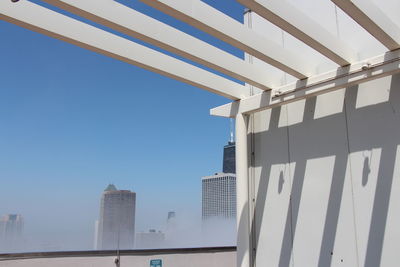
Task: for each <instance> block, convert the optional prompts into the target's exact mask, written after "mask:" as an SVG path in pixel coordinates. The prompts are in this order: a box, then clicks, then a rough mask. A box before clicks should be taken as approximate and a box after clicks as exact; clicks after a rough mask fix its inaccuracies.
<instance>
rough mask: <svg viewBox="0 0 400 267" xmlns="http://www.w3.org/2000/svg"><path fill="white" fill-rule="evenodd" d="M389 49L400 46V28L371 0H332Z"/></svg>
mask: <svg viewBox="0 0 400 267" xmlns="http://www.w3.org/2000/svg"><path fill="white" fill-rule="evenodd" d="M331 1H332V2H333V3H335V4H336V5H337V6H338V7H340V8H341V9H342V10H343V11H344V12H345V13H347V15H349V16H350V17H351V18H353V19H354V20H355V21H356V22H357V23H358V24H360V25H361V27H363V28H364V29H365V30H367V31H368V32H369V33H370V34H371V35H372V36H374V37H375V38H376V39H377V40H378V41H379V42H381V43H382V44H383V45H384V46H386V47H387V48H388V49H389V50H395V49H399V48H400V28H399V27H398V26H397V25H396V24H395V23H394V22H393V21H392V20H391V19H390V18H389V17H387V16H386V14H385V13H383V12H382V10H381V9H380V8H379V7H378V6H376V5H375V4H374V3H372V2H371V1H369V0H331Z"/></svg>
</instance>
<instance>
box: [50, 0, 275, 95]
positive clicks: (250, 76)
mask: <svg viewBox="0 0 400 267" xmlns="http://www.w3.org/2000/svg"><path fill="white" fill-rule="evenodd" d="M44 2H47V3H49V4H52V5H55V6H57V7H59V8H62V9H64V10H67V11H68V12H71V13H74V14H76V15H79V16H82V17H85V18H87V19H89V20H92V21H94V22H96V23H99V24H102V25H104V26H107V27H109V28H112V29H114V30H116V31H119V32H121V33H124V34H127V35H130V36H132V37H135V38H138V39H140V40H143V41H145V42H147V43H150V44H152V45H155V46H158V47H160V48H162V49H165V50H167V51H169V52H172V53H175V54H177V55H180V56H182V57H186V58H188V59H190V60H192V61H194V62H197V63H200V64H202V65H204V66H206V67H209V68H213V69H215V70H217V71H220V72H222V73H224V74H226V75H229V76H231V77H234V78H236V79H238V80H241V81H244V82H247V83H249V84H251V85H254V86H256V87H258V88H260V89H263V90H269V89H270V88H271V87H272V86H273V85H272V84H271V83H270V80H271V79H269V75H268V72H267V71H266V70H263V69H260V68H257V67H256V66H254V65H252V64H250V63H248V62H246V61H244V60H242V59H240V58H238V57H236V56H233V55H231V54H229V53H227V52H225V51H223V50H221V49H219V48H216V47H214V46H212V45H210V44H208V43H206V42H204V41H201V40H199V39H197V38H195V37H193V36H191V35H189V34H186V33H184V32H182V31H179V30H177V29H175V28H173V27H171V26H169V25H167V24H164V23H162V22H160V21H158V20H156V19H153V18H151V17H149V16H146V15H144V14H142V13H140V12H138V11H136V10H134V9H131V8H129V7H127V6H124V5H122V4H120V3H118V2H116V1H112V0H85V1H82V0H44Z"/></svg>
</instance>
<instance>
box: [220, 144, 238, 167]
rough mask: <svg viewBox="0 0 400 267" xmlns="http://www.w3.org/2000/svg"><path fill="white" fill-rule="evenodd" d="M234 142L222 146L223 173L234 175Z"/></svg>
mask: <svg viewBox="0 0 400 267" xmlns="http://www.w3.org/2000/svg"><path fill="white" fill-rule="evenodd" d="M235 148H236V145H235V142H233V141H232V140H231V141H229V142H228V144H227V145H225V146H224V159H223V163H222V172H223V173H236V162H235V160H236V157H235Z"/></svg>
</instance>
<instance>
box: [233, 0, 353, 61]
mask: <svg viewBox="0 0 400 267" xmlns="http://www.w3.org/2000/svg"><path fill="white" fill-rule="evenodd" d="M237 1H238V2H239V3H241V4H243V5H245V6H247V7H248V8H250V9H251V10H252V11H254V12H256V13H257V14H259V15H260V16H262V17H263V18H265V19H266V20H268V21H270V22H271V23H273V24H275V25H276V26H278V27H279V28H281V29H283V30H284V31H286V32H288V33H289V34H291V35H293V36H294V37H296V38H297V39H299V40H300V41H302V42H303V43H305V44H306V45H308V46H310V47H312V48H314V49H315V50H316V51H318V52H319V53H321V54H322V55H324V56H326V57H327V58H329V59H331V60H332V61H333V62H335V63H337V64H339V65H340V66H346V65H349V64H350V63H352V62H354V61H356V59H357V56H356V53H355V52H354V51H353V50H352V49H351V48H350V47H348V46H347V45H346V44H345V43H343V42H342V41H340V40H339V39H338V38H336V37H335V36H333V35H332V34H330V33H329V32H328V31H327V30H325V29H324V28H323V27H322V26H320V25H319V23H318V22H315V21H313V20H312V19H311V18H310V17H309V16H307V15H306V14H304V13H302V12H301V11H300V10H299V9H297V8H296V7H295V6H293V5H291V4H290V3H288V2H287V1H285V0H237Z"/></svg>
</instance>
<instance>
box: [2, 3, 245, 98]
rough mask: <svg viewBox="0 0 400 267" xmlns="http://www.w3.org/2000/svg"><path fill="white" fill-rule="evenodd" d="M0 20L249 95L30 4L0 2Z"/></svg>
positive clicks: (222, 91) (228, 93)
mask: <svg viewBox="0 0 400 267" xmlns="http://www.w3.org/2000/svg"><path fill="white" fill-rule="evenodd" d="M0 19H2V20H5V21H8V22H11V23H14V24H16V25H19V26H22V27H24V28H28V29H30V30H33V31H36V32H39V33H42V34H45V35H48V36H51V37H54V38H57V39H60V40H63V41H66V42H68V43H71V44H74V45H77V46H80V47H83V48H86V49H89V50H92V51H95V52H98V53H100V54H103V55H106V56H109V57H112V58H115V59H118V60H121V61H124V62H127V63H129V64H132V65H136V66H139V67H142V68H144V69H147V70H150V71H153V72H156V73H159V74H162V75H165V76H168V77H171V78H174V79H176V80H179V81H182V82H185V83H188V84H191V85H194V86H196V87H199V88H202V89H205V90H208V91H210V92H213V93H216V94H219V95H222V96H225V97H228V98H230V99H233V100H237V99H240V98H242V97H245V96H246V95H248V93H247V91H248V90H247V88H246V87H245V86H243V85H241V84H238V83H236V82H233V81H230V80H228V79H226V78H223V77H221V76H218V75H215V74H213V73H211V72H209V71H206V70H203V69H201V68H198V67H195V66H193V65H191V64H188V63H186V62H183V61H181V60H178V59H175V58H173V57H171V56H167V55H165V54H163V53H160V52H157V51H155V50H153V49H150V48H147V47H145V46H143V45H139V44H137V43H134V42H132V41H130V40H128V39H125V38H122V37H119V36H117V35H115V34H112V33H109V32H107V31H104V30H101V29H98V28H96V27H94V26H91V25H88V24H86V23H83V22H80V21H78V20H75V19H72V18H70V17H67V16H65V15H62V14H60V13H57V12H55V11H52V10H49V9H47V8H44V7H42V6H39V5H37V4H34V3H32V2H29V1H19V2H15V3H13V2H11V1H1V2H0Z"/></svg>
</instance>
